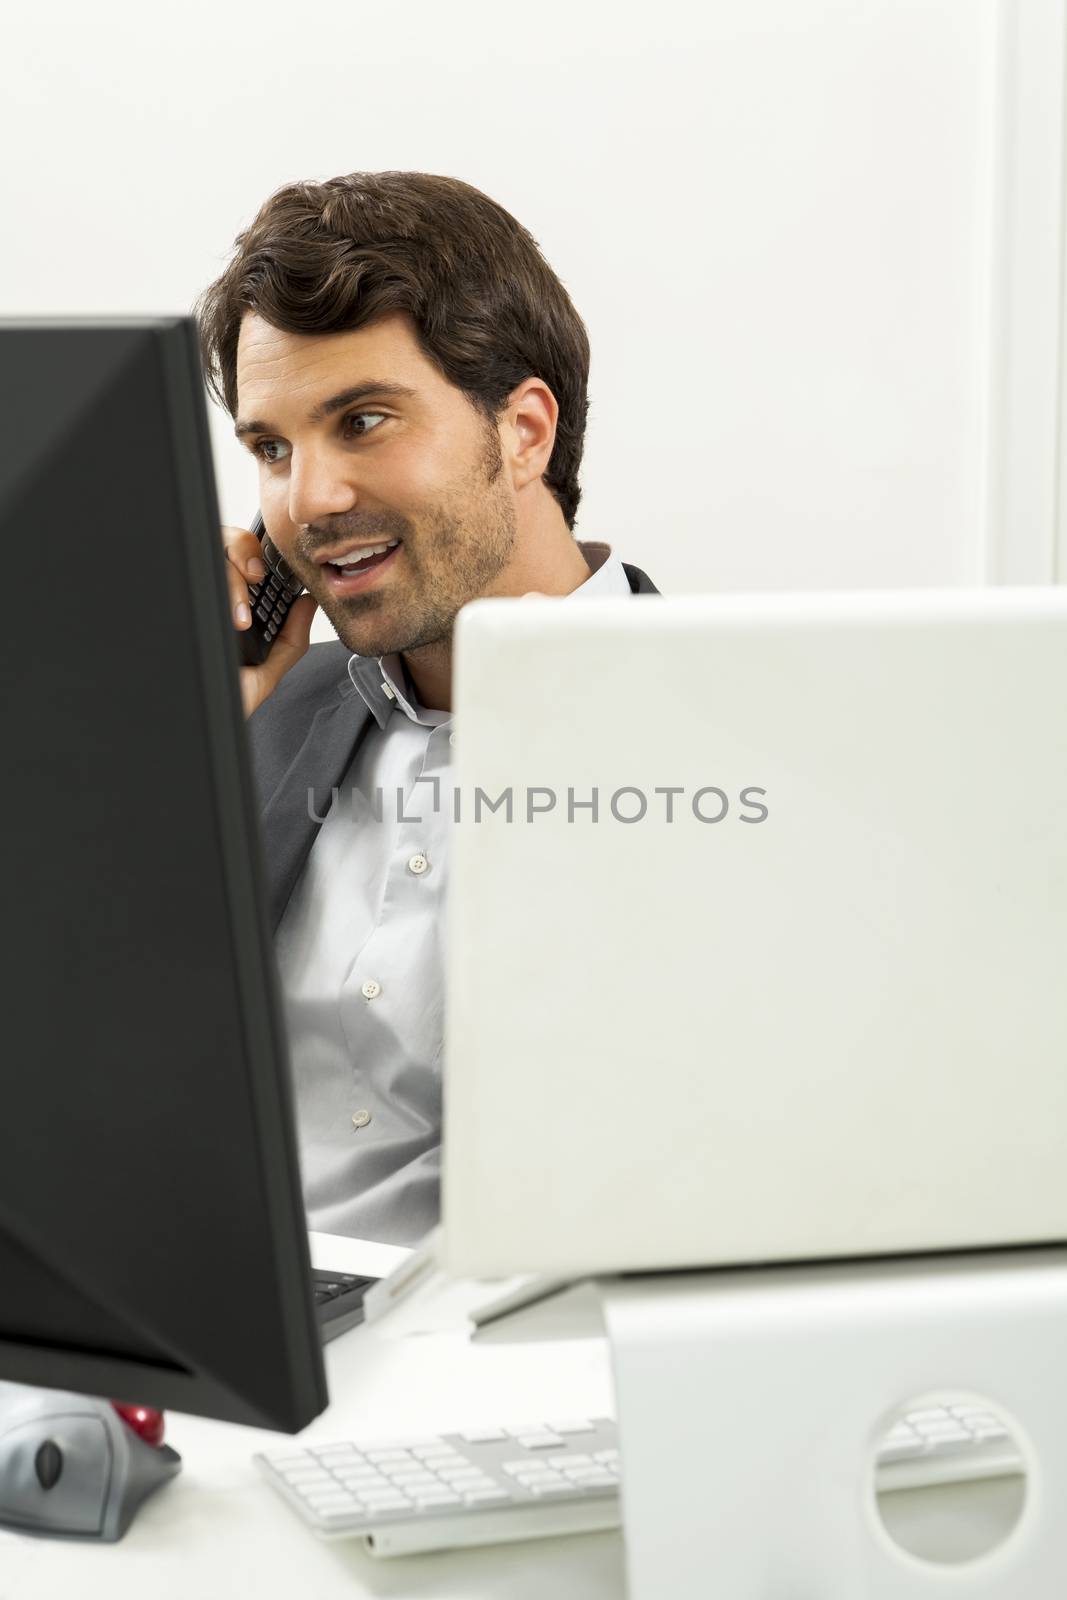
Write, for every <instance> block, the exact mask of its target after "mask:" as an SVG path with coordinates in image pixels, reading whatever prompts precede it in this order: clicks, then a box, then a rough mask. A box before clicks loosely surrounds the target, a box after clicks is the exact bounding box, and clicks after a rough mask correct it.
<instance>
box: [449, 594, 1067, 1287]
mask: <svg viewBox="0 0 1067 1600" xmlns="http://www.w3.org/2000/svg"><path fill="white" fill-rule="evenodd" d="M456 644H457V653H456V665H455V672H456V684H455V701H454V705H455V719H456V729H457V739H456V749H455V771H454V776H455V780H456V784H457V788H458V791H459V803H460V820H459V821H458V822H457V823H455V824H454V827H453V841H452V859H451V862H450V878H451V882H450V889H449V905H448V918H449V932H448V939H447V962H448V974H447V978H448V1003H447V1010H446V1029H447V1031H446V1045H445V1156H444V1160H445V1166H444V1193H443V1220H444V1228H443V1238H444V1246H443V1249H444V1256H445V1262H446V1265H447V1267H448V1269H449V1270H450V1271H451V1272H453V1273H454V1274H457V1275H462V1276H470V1277H477V1278H486V1277H498V1276H502V1275H512V1274H518V1273H531V1274H545V1275H549V1276H551V1277H552V1278H566V1277H579V1276H582V1275H585V1274H588V1273H607V1272H613V1271H626V1270H642V1269H646V1270H647V1269H670V1268H678V1267H701V1266H715V1265H727V1264H734V1263H741V1262H750V1263H756V1262H763V1261H789V1260H800V1259H812V1258H829V1257H844V1256H865V1255H872V1254H885V1253H896V1252H914V1251H930V1250H945V1249H956V1248H966V1247H972V1246H973V1247H978V1246H990V1245H1002V1244H1005V1245H1007V1244H1015V1243H1020V1244H1021V1243H1033V1242H1040V1241H1050V1240H1056V1239H1058V1240H1062V1239H1064V1238H1065V1237H1067V981H1065V980H1067V592H1065V591H1062V590H1056V589H1040V590H1038V589H976V590H937V591H930V590H926V591H917V590H909V591H893V592H864V593H843V592H835V593H830V594H791V595H731V596H706V597H705V596H700V597H693V596H690V597H683V598H668V597H656V596H650V597H647V598H645V597H641V598H638V599H636V600H635V599H629V600H627V599H621V598H620V599H598V600H594V599H590V600H586V601H583V600H580V599H578V598H577V597H575V596H569V597H568V598H567V601H566V604H554V603H551V602H548V603H546V602H544V601H537V602H533V601H517V600H480V601H476V602H474V603H473V604H472V605H470V606H468V607H467V608H465V609H464V611H463V612H462V613H461V616H460V618H459V622H458V628H457V639H456ZM478 787H480V788H481V790H482V791H483V792H484V794H485V796H487V797H488V799H489V800H490V801H493V802H496V803H497V809H496V810H491V809H489V806H488V805H487V804H486V803H484V802H483V803H482V805H481V815H480V820H475V817H474V800H475V790H476V788H478ZM509 790H510V792H511V796H512V812H511V819H510V820H508V816H507V811H506V807H505V804H504V801H503V800H502V799H501V796H506V793H507V791H509ZM594 790H596V791H597V797H598V803H599V815H598V818H597V820H596V821H594V820H593V817H592V813H591V810H590V809H589V806H588V802H589V801H590V800H591V798H592V792H593V791H594ZM667 790H673V791H674V793H673V794H672V795H668V794H667V793H666V792H665V791H667ZM568 791H570V792H571V794H572V795H573V799H574V801H575V806H574V808H573V810H571V812H570V815H569V814H568V799H569V793H568ZM549 794H551V795H553V796H554V803H553V805H552V808H551V809H547V808H548V806H549ZM668 800H670V802H671V806H672V817H673V820H672V821H670V822H668V821H667V820H666V816H667V805H668ZM642 801H643V802H644V806H643V807H642ZM582 802H586V804H584V805H583V804H582ZM613 803H614V808H613ZM528 807H529V809H528ZM626 818H636V819H638V820H623V819H626ZM716 819H718V820H716Z"/></svg>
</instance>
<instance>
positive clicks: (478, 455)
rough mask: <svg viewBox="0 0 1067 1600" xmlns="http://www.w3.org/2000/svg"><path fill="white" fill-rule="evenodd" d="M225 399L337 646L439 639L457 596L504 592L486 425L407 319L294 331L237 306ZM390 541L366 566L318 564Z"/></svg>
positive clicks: (274, 530)
mask: <svg viewBox="0 0 1067 1600" xmlns="http://www.w3.org/2000/svg"><path fill="white" fill-rule="evenodd" d="M357 387H358V388H359V390H360V391H361V392H360V394H359V395H358V396H356V397H353V398H351V399H350V400H349V401H347V402H346V403H341V404H338V405H337V406H336V408H331V411H330V414H329V415H328V416H326V417H322V418H320V419H319V420H315V421H312V420H310V416H309V414H310V413H311V412H313V411H314V410H315V409H316V408H317V407H320V406H325V405H326V403H327V402H329V401H331V400H333V399H334V398H335V397H337V396H339V395H340V394H341V393H342V392H343V391H347V390H349V389H354V388H357ZM237 392H238V417H237V431H238V434H239V437H241V438H242V439H243V442H244V444H245V445H246V446H247V447H248V448H249V449H250V450H251V451H252V452H253V453H254V454H255V455H256V458H257V460H258V461H259V471H260V509H261V511H262V513H263V520H264V522H265V524H266V527H267V531H268V532H269V534H270V536H271V538H272V539H273V541H274V543H275V544H276V545H277V547H278V549H279V550H280V551H281V553H282V555H283V556H284V557H285V558H286V560H287V561H288V562H289V564H290V566H291V567H292V568H293V569H294V571H295V572H296V573H297V574H298V575H299V577H300V578H301V580H302V581H303V583H304V585H305V587H306V588H307V589H308V591H309V593H310V594H311V595H312V596H313V598H314V599H315V600H317V601H318V603H319V605H320V606H321V607H322V609H323V611H324V612H325V613H326V615H327V617H328V618H329V620H330V622H331V623H332V624H333V626H334V628H335V629H336V630H337V634H338V636H339V638H340V639H341V640H342V641H343V643H344V644H345V645H346V646H347V647H348V649H349V650H352V651H354V652H355V653H356V654H357V655H366V656H381V655H388V654H390V653H391V652H392V651H394V650H412V649H415V648H416V647H418V646H419V645H426V644H432V643H434V642H436V641H438V640H442V639H447V638H448V637H449V636H450V635H451V631H452V624H453V621H454V619H455V616H456V613H457V611H458V610H459V609H460V607H461V606H462V605H465V604H466V602H467V601H468V600H472V599H474V598H475V597H476V596H477V595H482V594H489V593H492V592H494V585H495V584H496V585H497V589H496V592H504V593H506V592H507V586H506V579H505V578H502V577H501V575H502V574H503V573H504V572H505V569H506V567H507V564H508V561H509V559H510V556H511V553H512V549H513V546H514V542H515V530H516V512H515V502H514V495H513V490H512V488H511V484H510V482H509V479H508V476H507V474H506V473H505V472H504V471H503V470H502V467H503V460H502V455H501V449H500V436H499V433H498V430H497V428H496V426H495V424H492V423H490V422H489V421H488V419H486V418H485V417H483V416H481V415H480V414H479V413H477V412H476V411H475V410H474V408H473V407H472V406H471V404H470V403H469V401H468V400H467V399H466V398H465V396H464V395H463V394H462V393H461V392H460V390H458V389H457V388H455V387H454V386H453V385H452V384H450V383H449V382H448V381H447V379H445V378H444V377H442V375H441V373H440V372H439V371H438V370H437V368H436V367H435V366H434V365H433V363H432V362H430V361H429V360H428V359H427V357H426V356H425V355H424V354H423V353H422V351H421V350H420V349H419V346H418V343H417V340H416V338H415V331H414V327H413V324H412V323H411V321H410V319H409V318H408V317H407V316H405V315H402V314H395V315H390V316H388V317H383V318H382V319H381V320H379V321H377V322H375V323H373V324H371V325H369V326H367V327H363V328H357V329H355V330H353V331H351V332H348V333H336V334H313V335H305V334H292V333H282V332H280V331H279V330H278V329H277V328H274V327H272V326H271V325H270V323H268V322H265V321H264V320H263V319H262V318H261V317H260V316H258V315H257V314H256V313H255V312H253V311H249V312H247V313H246V314H245V316H244V318H243V319H242V322H241V329H240V336H239V339H238V346H237ZM249 422H253V423H254V424H255V427H254V429H253V430H252V431H248V429H247V424H248V423H249ZM394 541H399V542H398V543H396V544H395V548H392V549H390V550H389V551H388V553H387V554H385V555H384V556H372V557H371V558H370V560H369V561H368V562H366V563H365V564H364V563H362V562H361V563H358V564H356V565H351V564H348V565H344V566H341V565H337V564H333V563H331V562H330V561H329V560H326V559H325V558H327V557H334V558H337V557H341V556H345V555H350V554H352V553H353V552H354V551H355V550H356V549H358V547H363V548H364V549H366V550H370V549H374V548H375V547H380V546H381V545H384V544H390V545H392V544H393V543H394Z"/></svg>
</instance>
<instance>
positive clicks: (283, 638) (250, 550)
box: [222, 527, 318, 717]
mask: <svg viewBox="0 0 1067 1600" xmlns="http://www.w3.org/2000/svg"><path fill="white" fill-rule="evenodd" d="M222 544H223V549H224V550H225V552H226V581H227V583H228V584H229V586H230V611H231V613H232V615H233V625H234V627H235V628H236V629H237V631H238V633H243V632H244V630H245V629H246V628H250V627H251V626H252V612H251V609H250V608H249V604H248V585H249V584H250V583H258V582H259V581H260V579H261V578H263V577H265V576H266V571H267V569H266V567H265V565H264V563H263V556H262V553H261V551H260V547H259V540H258V539H257V538H256V536H255V534H254V533H250V532H249V530H248V529H247V528H227V527H224V528H223V530H222ZM317 609H318V607H317V606H316V604H315V601H314V600H313V599H312V598H311V596H310V595H309V594H302V595H301V596H300V598H299V600H294V601H293V603H292V605H291V606H290V607H289V615H288V616H287V617H286V619H285V626H284V627H283V628H282V630H281V632H280V633H279V634H278V636H277V638H276V639H275V641H274V643H273V645H272V646H271V650H270V654H269V656H268V657H267V659H266V661H264V662H263V663H262V664H261V665H260V666H258V667H245V666H242V667H241V669H240V673H241V700H242V702H243V703H244V711H245V716H246V717H250V716H251V715H252V713H253V711H255V709H256V707H257V706H260V705H262V704H263V702H264V700H265V699H266V698H267V696H268V695H269V694H272V693H273V692H274V690H275V689H276V688H277V686H278V682H279V679H281V678H283V677H284V676H285V674H286V673H287V672H288V671H289V668H290V667H295V666H296V663H297V662H298V661H299V660H300V657H301V656H302V655H304V654H305V653H306V651H307V647H308V645H309V643H310V636H311V619H312V617H313V616H314V615H315V612H316V610H317Z"/></svg>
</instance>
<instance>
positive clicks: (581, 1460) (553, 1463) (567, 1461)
mask: <svg viewBox="0 0 1067 1600" xmlns="http://www.w3.org/2000/svg"><path fill="white" fill-rule="evenodd" d="M545 1461H546V1462H547V1464H548V1465H549V1466H550V1467H564V1468H566V1467H591V1466H592V1464H593V1458H592V1456H583V1455H579V1453H578V1451H577V1450H576V1451H575V1452H574V1454H573V1455H568V1456H546V1457H545Z"/></svg>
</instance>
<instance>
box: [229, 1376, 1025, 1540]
mask: <svg viewBox="0 0 1067 1600" xmlns="http://www.w3.org/2000/svg"><path fill="white" fill-rule="evenodd" d="M253 1459H254V1461H255V1462H256V1464H257V1466H258V1467H259V1468H260V1469H261V1470H262V1472H263V1473H264V1474H265V1476H266V1478H267V1480H268V1482H269V1483H271V1484H272V1485H273V1487H274V1488H275V1489H276V1490H277V1491H278V1493H279V1494H281V1495H282V1496H283V1497H284V1499H286V1500H287V1501H288V1502H289V1504H290V1505H291V1506H292V1507H293V1509H294V1510H295V1511H296V1512H297V1513H298V1515H299V1516H300V1517H301V1518H302V1519H303V1521H304V1522H306V1523H307V1524H308V1526H309V1527H310V1528H312V1529H313V1530H314V1531H315V1533H317V1534H319V1535H320V1536H321V1537H323V1538H352V1537H355V1536H359V1537H362V1538H363V1540H364V1541H365V1543H366V1546H367V1549H368V1550H370V1551H371V1552H372V1553H373V1554H374V1555H377V1556H397V1555H409V1554H412V1553H413V1552H415V1551H419V1550H444V1549H448V1548H450V1547H454V1546H458V1545H473V1544H495V1543H499V1542H502V1541H504V1540H508V1539H534V1538H538V1537H541V1536H546V1535H550V1534H562V1533H590V1532H594V1531H596V1530H598V1529H602V1528H615V1527H618V1525H619V1522H620V1520H621V1518H620V1508H619V1451H618V1435H617V1432H616V1427H615V1424H614V1422H612V1421H610V1420H609V1419H608V1418H605V1417H598V1418H573V1419H571V1420H568V1421H564V1422H555V1423H526V1424H523V1425H521V1426H519V1427H509V1428H504V1427H500V1428H477V1429H471V1430H470V1431H468V1432H466V1433H445V1434H441V1435H439V1436H437V1437H433V1438H420V1439H394V1440H380V1441H378V1442H363V1441H361V1442H359V1443H353V1442H351V1441H342V1442H340V1443H337V1444H323V1445H312V1446H310V1447H309V1448H307V1449H295V1448H294V1449H285V1450H272V1451H268V1452H266V1453H264V1454H260V1455H257V1456H255V1457H253ZM1022 1470H1023V1464H1022V1461H1021V1459H1020V1457H1019V1455H1018V1452H1017V1451H1016V1450H1015V1449H1014V1448H1013V1446H1012V1442H1011V1438H1010V1436H1009V1435H1008V1433H1007V1432H1006V1431H1005V1429H1004V1428H1003V1427H1002V1426H1001V1424H1000V1422H999V1421H998V1420H997V1418H996V1417H994V1416H993V1415H992V1414H991V1413H990V1412H988V1411H983V1410H982V1409H981V1408H980V1407H978V1406H951V1407H948V1406H939V1407H936V1408H932V1409H930V1410H927V1411H914V1412H911V1413H909V1414H908V1416H907V1417H906V1418H904V1419H903V1420H902V1421H901V1422H900V1423H899V1424H898V1425H897V1426H896V1427H894V1428H893V1429H892V1430H891V1432H890V1433H889V1434H888V1435H887V1437H886V1439H885V1440H884V1441H883V1445H882V1448H881V1449H880V1451H879V1454H878V1479H877V1486H878V1490H879V1492H880V1493H881V1492H886V1491H889V1490H893V1489H907V1488H920V1487H924V1486H926V1485H932V1484H943V1483H954V1482H962V1481H965V1480H969V1479H974V1478H992V1477H1003V1476H1005V1475H1008V1474H1014V1473H1019V1472H1021V1471H1022Z"/></svg>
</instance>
